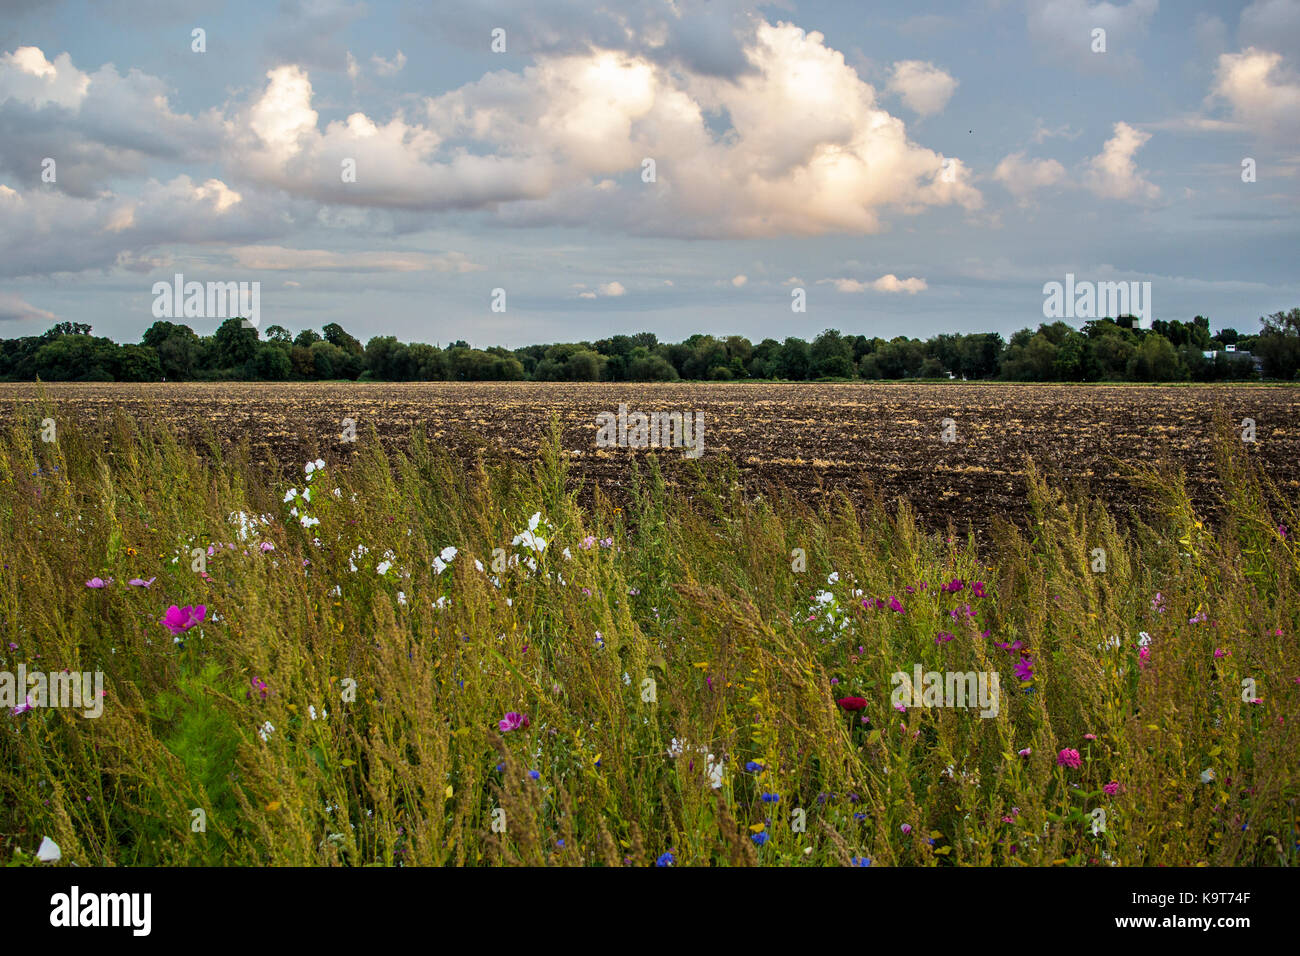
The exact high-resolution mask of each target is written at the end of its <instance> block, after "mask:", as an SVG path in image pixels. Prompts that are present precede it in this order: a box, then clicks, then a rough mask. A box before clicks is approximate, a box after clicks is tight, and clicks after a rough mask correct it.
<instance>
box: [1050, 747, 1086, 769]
mask: <svg viewBox="0 0 1300 956" xmlns="http://www.w3.org/2000/svg"><path fill="white" fill-rule="evenodd" d="M1056 763H1057V765H1058V766H1061V767H1069V768H1070V769H1071V770H1078V769H1079V768H1080V767H1082V766H1083V759H1082V758H1081V757H1080V756H1079V751H1077V750H1070V749H1068V748H1067V749H1066V750H1062V751H1061V752H1060V753H1059V754H1057V755H1056Z"/></svg>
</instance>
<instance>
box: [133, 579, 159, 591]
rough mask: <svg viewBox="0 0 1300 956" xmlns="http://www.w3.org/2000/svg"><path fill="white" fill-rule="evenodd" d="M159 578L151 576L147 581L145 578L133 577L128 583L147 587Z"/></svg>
mask: <svg viewBox="0 0 1300 956" xmlns="http://www.w3.org/2000/svg"><path fill="white" fill-rule="evenodd" d="M157 580H158V579H157V578H156V577H153V578H150V579H149V580H148V581H146V580H145V579H144V578H132V579H131V580H130V581H127V582H126V583H127V584H129V585H131V587H133V588H147V587H148V586H149V585H151V584H153V583H154V582H155V581H157Z"/></svg>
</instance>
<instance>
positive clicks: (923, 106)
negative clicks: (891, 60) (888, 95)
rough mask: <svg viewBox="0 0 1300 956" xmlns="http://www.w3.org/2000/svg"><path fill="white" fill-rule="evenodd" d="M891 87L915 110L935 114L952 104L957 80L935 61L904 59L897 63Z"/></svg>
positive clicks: (925, 114)
mask: <svg viewBox="0 0 1300 956" xmlns="http://www.w3.org/2000/svg"><path fill="white" fill-rule="evenodd" d="M889 89H890V90H892V91H893V92H895V93H897V94H898V95H899V96H901V97H902V98H903V102H904V103H905V104H907V108H908V109H910V110H911V111H912V112H913V113H916V114H917V115H918V116H933V115H934V114H935V113H942V112H943V108H944V107H945V106H947V105H948V100H949V99H951V98H952V94H953V91H954V90H956V89H957V81H956V80H955V79H953V78H952V77H951V76H949V75H948V74H947V73H945V72H944V71H943V70H941V69H939V68H938V67H937V66H935V65H934V64H933V63H926V62H924V61H922V60H903V61H901V62H899V63H895V64H894V75H893V78H892V79H891V80H890V81H889Z"/></svg>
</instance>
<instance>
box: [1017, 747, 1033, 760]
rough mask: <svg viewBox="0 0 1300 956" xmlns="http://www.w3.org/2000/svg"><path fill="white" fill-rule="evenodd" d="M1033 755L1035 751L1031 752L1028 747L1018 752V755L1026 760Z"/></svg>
mask: <svg viewBox="0 0 1300 956" xmlns="http://www.w3.org/2000/svg"><path fill="white" fill-rule="evenodd" d="M1032 753H1033V751H1032V750H1030V749H1029V748H1028V747H1026V748H1025V749H1024V750H1020V751H1017V754H1018V755H1019V756H1021V757H1025V758H1026V759H1028V757H1029V755H1030V754H1032Z"/></svg>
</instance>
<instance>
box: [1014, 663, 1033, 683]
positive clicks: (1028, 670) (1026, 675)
mask: <svg viewBox="0 0 1300 956" xmlns="http://www.w3.org/2000/svg"><path fill="white" fill-rule="evenodd" d="M1033 679H1034V659H1033V658H1032V657H1022V658H1020V662H1019V663H1018V664H1016V680H1019V681H1022V682H1023V681H1027V680H1033Z"/></svg>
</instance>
